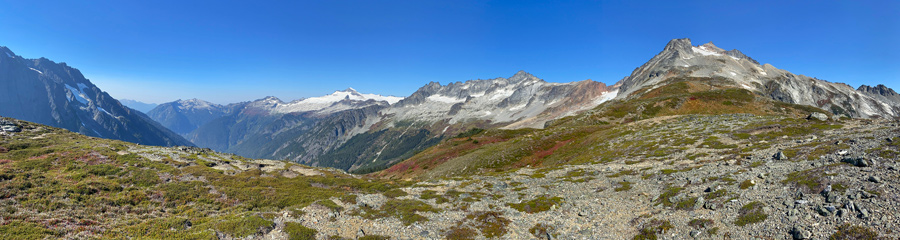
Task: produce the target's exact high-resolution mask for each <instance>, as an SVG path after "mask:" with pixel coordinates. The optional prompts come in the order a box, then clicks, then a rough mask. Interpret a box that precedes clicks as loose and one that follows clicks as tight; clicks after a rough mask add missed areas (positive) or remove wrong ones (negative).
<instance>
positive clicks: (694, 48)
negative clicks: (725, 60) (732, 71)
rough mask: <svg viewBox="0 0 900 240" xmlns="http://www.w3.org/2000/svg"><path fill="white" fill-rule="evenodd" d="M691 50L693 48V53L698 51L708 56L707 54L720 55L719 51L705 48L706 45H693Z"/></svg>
mask: <svg viewBox="0 0 900 240" xmlns="http://www.w3.org/2000/svg"><path fill="white" fill-rule="evenodd" d="M693 50H694V52H695V53H700V54H701V55H703V56H709V55H712V56H722V54H721V53H717V52H715V51H712V50H709V49H707V48H706V46H700V47H693Z"/></svg>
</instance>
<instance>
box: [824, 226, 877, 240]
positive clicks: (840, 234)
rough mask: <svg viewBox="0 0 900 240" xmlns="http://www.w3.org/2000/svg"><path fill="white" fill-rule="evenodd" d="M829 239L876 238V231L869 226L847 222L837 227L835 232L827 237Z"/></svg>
mask: <svg viewBox="0 0 900 240" xmlns="http://www.w3.org/2000/svg"><path fill="white" fill-rule="evenodd" d="M828 239H829V240H862V239H867V240H868V239H872V240H874V239H878V233H877V232H875V231H873V230H872V229H871V228H868V227H862V226H854V225H850V224H848V223H845V224H844V225H841V226H840V227H838V228H837V232H835V233H834V234H831V236H829V237H828Z"/></svg>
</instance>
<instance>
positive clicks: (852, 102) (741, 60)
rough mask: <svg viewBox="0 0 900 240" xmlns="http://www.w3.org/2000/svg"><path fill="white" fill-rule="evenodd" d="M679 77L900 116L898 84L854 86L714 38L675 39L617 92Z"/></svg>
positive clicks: (837, 110) (843, 111) (636, 92)
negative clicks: (763, 60) (762, 59)
mask: <svg viewBox="0 0 900 240" xmlns="http://www.w3.org/2000/svg"><path fill="white" fill-rule="evenodd" d="M676 77H706V78H714V79H718V80H724V81H723V82H725V83H727V84H730V85H731V86H733V87H737V88H744V89H748V90H750V91H753V92H756V93H758V94H759V95H762V96H768V97H770V98H771V99H774V100H777V101H781V102H786V103H793V104H802V105H808V106H813V107H817V108H821V109H823V110H826V111H829V112H831V113H833V114H835V115H842V116H849V117H861V118H881V117H897V116H900V96H897V95H896V93H895V92H893V90H890V89H889V88H886V87H884V86H881V87H875V88H872V87H868V86H863V87H860V89H853V88H851V87H850V86H848V85H846V84H842V83H832V82H828V81H824V80H820V79H816V78H811V77H807V76H803V75H795V74H793V73H790V72H788V71H785V70H782V69H778V68H775V67H774V66H772V65H770V64H763V65H760V64H759V62H757V61H756V60H753V59H752V58H750V57H748V56H746V55H744V54H743V53H741V52H740V51H738V50H731V51H725V50H723V49H721V48H718V47H716V46H715V45H713V44H712V43H707V44H703V45H701V46H692V45H691V42H690V39H686V38H685V39H674V40H672V41H670V42H669V44H667V45H666V47H665V48H664V49H663V51H662V52H660V53H659V54H657V55H656V56H654V57H653V58H652V59H650V61H648V62H647V63H645V64H644V65H642V66H641V67H639V68H637V69H635V70H634V72H632V74H631V75H630V76H628V77H626V78H625V79H623V80H622V81H621V82H620V83H619V85H621V87H620V88H619V95H618V97H617V98H620V99H627V98H634V97H639V96H641V95H642V94H643V93H644V92H645V91H647V90H650V89H653V88H655V87H657V86H660V85H663V84H665V83H666V81H667V80H669V79H672V78H676Z"/></svg>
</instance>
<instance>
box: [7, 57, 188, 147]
mask: <svg viewBox="0 0 900 240" xmlns="http://www.w3.org/2000/svg"><path fill="white" fill-rule="evenodd" d="M0 52H2V53H0V79H2V81H0V106H2V107H0V115H2V116H6V117H14V118H19V119H23V120H28V121H34V122H38V123H42V124H46V125H50V126H54V127H60V128H65V129H68V130H71V131H73V132H78V133H81V134H84V135H88V136H94V137H102V138H110V139H119V140H123V141H129V142H134V143H140V144H147V145H160V146H175V145H185V146H191V145H192V144H191V143H190V142H188V141H187V140H185V139H184V138H182V137H180V136H178V134H175V133H173V132H172V131H169V130H168V129H166V128H165V127H162V126H160V125H159V124H158V123H156V122H155V121H153V120H151V119H149V118H148V117H147V116H146V115H144V114H143V113H140V112H138V111H136V110H133V109H130V108H127V107H125V106H123V105H122V104H121V103H119V101H117V100H116V99H113V98H112V97H110V96H109V94H107V93H106V92H103V91H101V90H100V88H98V87H97V86H95V85H94V84H92V83H91V82H90V81H89V80H88V79H86V78H85V77H84V75H82V74H81V72H80V71H78V69H75V68H72V67H69V66H68V65H66V64H65V63H56V62H53V61H50V60H48V59H46V58H40V59H25V58H22V57H21V56H17V55H15V54H14V53H13V52H12V51H10V50H9V49H8V48H6V47H0Z"/></svg>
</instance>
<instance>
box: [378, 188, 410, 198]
mask: <svg viewBox="0 0 900 240" xmlns="http://www.w3.org/2000/svg"><path fill="white" fill-rule="evenodd" d="M406 195H408V194H406V191H403V189H399V188H396V189H391V190H390V191H387V192H384V196H385V197H389V198H398V197H402V196H406Z"/></svg>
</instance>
